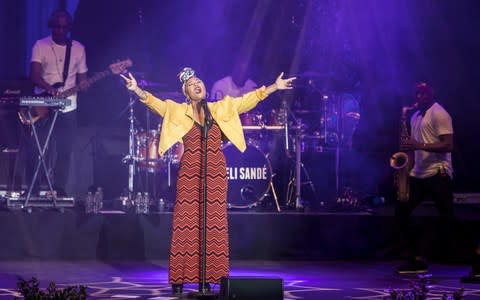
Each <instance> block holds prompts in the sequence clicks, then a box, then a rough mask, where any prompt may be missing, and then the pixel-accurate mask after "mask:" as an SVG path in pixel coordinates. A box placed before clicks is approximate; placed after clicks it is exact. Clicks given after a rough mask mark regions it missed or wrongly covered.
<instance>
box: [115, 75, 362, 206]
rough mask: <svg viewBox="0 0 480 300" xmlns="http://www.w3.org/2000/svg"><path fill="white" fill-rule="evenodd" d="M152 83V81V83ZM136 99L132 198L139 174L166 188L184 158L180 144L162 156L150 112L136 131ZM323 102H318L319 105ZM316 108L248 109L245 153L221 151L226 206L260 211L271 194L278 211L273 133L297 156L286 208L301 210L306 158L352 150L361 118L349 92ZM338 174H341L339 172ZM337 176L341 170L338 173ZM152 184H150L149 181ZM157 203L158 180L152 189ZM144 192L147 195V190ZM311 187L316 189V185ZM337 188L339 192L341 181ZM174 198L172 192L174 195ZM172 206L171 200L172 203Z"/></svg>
mask: <svg viewBox="0 0 480 300" xmlns="http://www.w3.org/2000/svg"><path fill="white" fill-rule="evenodd" d="M152 84H153V83H149V85H152ZM155 95H157V96H158V97H159V98H163V99H165V98H169V99H173V100H178V101H182V98H183V96H182V95H181V94H180V93H170V92H168V93H158V94H155ZM135 101H136V99H134V97H133V96H132V97H131V98H130V101H129V111H130V114H129V121H130V127H129V153H128V155H127V156H126V157H125V159H124V163H128V165H129V177H128V197H129V199H133V198H134V197H135V194H136V193H137V192H138V190H139V188H138V187H136V186H134V180H135V179H134V178H135V177H136V176H137V175H142V174H143V175H145V176H147V177H148V176H153V177H154V178H155V177H156V176H158V175H160V176H166V178H163V177H162V180H165V179H166V182H167V184H168V187H170V186H173V183H172V178H173V175H172V174H173V173H174V172H175V171H176V170H177V169H178V166H179V163H180V160H181V157H182V154H183V144H182V143H177V144H175V145H174V146H173V147H172V148H170V149H169V150H168V151H167V153H165V155H164V156H162V157H160V156H159V154H158V142H159V138H160V131H161V123H160V122H159V124H158V127H157V128H156V129H150V126H148V125H149V124H148V123H149V122H150V117H149V113H150V112H149V110H148V109H145V110H146V112H147V118H146V120H147V128H146V129H137V128H136V126H135V124H136V123H137V122H136V120H135V115H134V103H135ZM318 102H319V103H318ZM312 105H313V108H312V107H296V106H295V105H292V106H293V109H290V107H289V105H287V101H282V105H281V107H279V108H276V109H270V110H268V111H266V112H258V111H250V112H247V113H244V114H241V115H240V119H241V122H242V126H243V129H244V133H245V137H246V140H247V149H246V151H245V152H244V153H241V152H240V151H239V150H238V149H237V148H236V147H234V146H233V145H231V144H230V143H228V142H227V143H225V145H224V147H223V152H224V155H225V158H226V164H227V177H228V198H227V201H228V207H229V208H231V209H251V208H254V207H258V206H259V205H260V204H262V201H264V198H265V197H266V196H268V195H271V196H272V197H273V200H274V204H275V209H276V210H277V211H280V205H279V201H278V197H277V194H276V191H275V188H274V186H273V183H272V178H273V176H274V170H272V165H271V162H270V155H269V154H270V151H271V149H270V150H269V147H268V146H267V145H266V143H268V141H269V140H270V138H271V137H272V135H276V136H281V138H282V139H283V142H282V144H285V145H284V146H285V150H286V152H287V153H295V155H291V157H294V159H295V161H294V166H295V168H294V171H293V172H291V173H292V174H293V175H292V176H291V180H290V182H289V188H290V187H291V186H294V187H295V191H294V192H292V190H291V189H290V190H289V192H287V199H286V205H287V206H290V207H295V208H297V209H302V208H303V201H302V199H301V186H302V184H304V181H302V175H303V176H306V177H307V178H306V181H307V182H310V183H311V180H310V178H308V173H307V172H306V170H305V168H304V167H303V164H302V155H307V154H308V155H310V154H312V153H313V154H315V153H322V152H326V151H337V152H339V151H338V149H339V148H340V147H351V139H352V135H353V132H354V130H355V127H356V125H357V124H358V121H359V119H360V113H359V102H358V100H357V98H355V97H354V96H353V95H351V94H325V95H322V96H321V98H320V101H317V103H314V104H312ZM337 171H338V170H337ZM336 173H337V174H338V172H336ZM147 182H148V180H147ZM152 188H153V193H151V194H153V195H152V197H153V198H154V199H155V198H157V196H158V195H156V190H155V180H154V183H153V185H152ZM143 189H144V190H145V191H147V190H148V189H149V187H148V186H146V187H145V186H144V187H143ZM312 189H314V187H313V186H312ZM336 189H337V190H338V180H337V186H336ZM173 195H174V193H173ZM160 198H163V199H165V197H163V195H162V197H160ZM168 200H170V201H168V202H170V203H173V201H174V200H173V199H168Z"/></svg>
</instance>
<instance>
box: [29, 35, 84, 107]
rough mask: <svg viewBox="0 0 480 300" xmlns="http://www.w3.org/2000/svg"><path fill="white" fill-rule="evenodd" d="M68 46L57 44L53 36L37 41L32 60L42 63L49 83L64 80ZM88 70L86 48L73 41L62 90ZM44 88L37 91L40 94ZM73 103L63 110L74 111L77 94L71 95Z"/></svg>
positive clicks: (44, 74) (45, 78) (44, 76)
mask: <svg viewBox="0 0 480 300" xmlns="http://www.w3.org/2000/svg"><path fill="white" fill-rule="evenodd" d="M66 49H67V46H65V45H64V46H62V45H58V44H56V43H55V42H54V41H53V40H52V37H51V36H48V37H46V38H43V39H41V40H38V41H36V42H35V45H34V46H33V49H32V60H31V61H32V62H38V63H40V64H42V78H43V80H45V81H46V82H47V83H48V84H51V85H53V84H55V83H57V82H63V65H64V64H65V52H66ZM87 71H88V68H87V63H86V58H85V48H84V47H83V45H82V44H81V43H79V42H77V41H72V49H71V53H70V65H69V68H68V76H67V79H66V81H65V86H64V87H63V88H61V89H60V91H64V90H67V89H69V88H72V87H74V86H75V85H76V76H77V73H86V72H87ZM42 92H44V90H42V89H40V88H39V87H35V93H37V94H40V93H42ZM68 98H69V99H71V101H72V103H71V105H69V106H67V107H65V108H64V109H63V110H62V112H69V111H73V110H75V109H76V108H77V95H76V94H74V95H72V96H70V97H68Z"/></svg>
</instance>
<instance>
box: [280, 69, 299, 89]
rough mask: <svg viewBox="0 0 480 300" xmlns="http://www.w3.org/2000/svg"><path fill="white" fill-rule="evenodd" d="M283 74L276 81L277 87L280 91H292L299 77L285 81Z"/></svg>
mask: <svg viewBox="0 0 480 300" xmlns="http://www.w3.org/2000/svg"><path fill="white" fill-rule="evenodd" d="M282 77H283V72H282V73H280V75H278V77H277V79H276V80H275V85H276V86H277V89H279V90H291V89H292V88H293V86H292V83H293V81H294V80H295V79H297V77H290V78H287V79H283V78H282Z"/></svg>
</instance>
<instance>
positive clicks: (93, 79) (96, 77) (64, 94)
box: [58, 69, 111, 97]
mask: <svg viewBox="0 0 480 300" xmlns="http://www.w3.org/2000/svg"><path fill="white" fill-rule="evenodd" d="M110 73H111V72H110V70H109V69H107V70H105V71H103V72H100V73H97V74H95V75H94V76H92V77H90V78H88V79H87V83H88V84H89V85H91V84H93V83H95V82H97V81H99V80H100V79H103V78H105V77H107V76H108V75H110ZM79 90H80V86H78V85H77V86H74V87H72V88H69V89H68V90H65V91H63V92H60V93H59V94H58V96H59V97H69V96H71V95H73V94H76V93H77V92H78V91H79Z"/></svg>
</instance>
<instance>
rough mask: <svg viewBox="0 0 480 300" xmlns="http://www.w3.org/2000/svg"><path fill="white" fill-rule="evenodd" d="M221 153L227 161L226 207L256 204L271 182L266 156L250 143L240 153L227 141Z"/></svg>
mask: <svg viewBox="0 0 480 300" xmlns="http://www.w3.org/2000/svg"><path fill="white" fill-rule="evenodd" d="M223 153H224V154H225V159H226V163H227V178H228V195H227V196H228V198H227V201H228V207H229V208H251V207H254V206H256V205H257V203H258V202H260V201H262V199H263V198H264V197H265V194H266V193H267V192H268V190H269V189H270V184H271V182H272V166H271V164H270V161H269V159H268V157H267V156H266V155H265V154H264V153H263V152H261V151H260V150H259V149H258V148H257V147H255V146H253V145H251V144H249V145H248V146H247V149H246V150H245V152H243V153H242V152H240V151H239V150H238V149H237V148H236V147H235V146H234V145H232V144H230V143H228V144H226V145H225V146H224V149H223Z"/></svg>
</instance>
